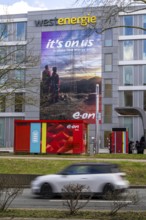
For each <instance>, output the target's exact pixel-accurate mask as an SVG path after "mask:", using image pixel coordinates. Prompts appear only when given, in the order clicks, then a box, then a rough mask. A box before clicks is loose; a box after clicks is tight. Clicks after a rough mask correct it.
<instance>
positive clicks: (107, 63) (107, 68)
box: [104, 53, 112, 72]
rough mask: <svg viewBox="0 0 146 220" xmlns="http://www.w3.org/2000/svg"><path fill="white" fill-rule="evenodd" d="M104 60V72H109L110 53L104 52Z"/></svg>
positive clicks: (110, 63)
mask: <svg viewBox="0 0 146 220" xmlns="http://www.w3.org/2000/svg"><path fill="white" fill-rule="evenodd" d="M104 58H105V59H104V60H105V68H104V70H105V71H106V72H111V71H112V54H111V53H109V54H105V55H104Z"/></svg>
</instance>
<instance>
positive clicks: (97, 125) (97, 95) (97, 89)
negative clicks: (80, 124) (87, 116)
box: [95, 84, 100, 153]
mask: <svg viewBox="0 0 146 220" xmlns="http://www.w3.org/2000/svg"><path fill="white" fill-rule="evenodd" d="M95 115H96V119H95V120H96V124H95V143H96V152H97V153H99V117H100V114H99V84H96V114H95Z"/></svg>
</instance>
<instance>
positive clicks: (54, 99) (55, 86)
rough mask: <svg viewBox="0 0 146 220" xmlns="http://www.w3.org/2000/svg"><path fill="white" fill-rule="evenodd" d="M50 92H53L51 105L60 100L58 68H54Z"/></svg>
mask: <svg viewBox="0 0 146 220" xmlns="http://www.w3.org/2000/svg"><path fill="white" fill-rule="evenodd" d="M50 92H51V103H56V102H58V99H59V75H58V74H57V67H53V68H52V76H51V87H50Z"/></svg>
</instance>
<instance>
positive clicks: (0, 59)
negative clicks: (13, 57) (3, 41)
mask: <svg viewBox="0 0 146 220" xmlns="http://www.w3.org/2000/svg"><path fill="white" fill-rule="evenodd" d="M7 60H8V57H7V47H0V65H2V66H4V65H6V64H7Z"/></svg>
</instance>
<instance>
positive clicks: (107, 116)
mask: <svg viewBox="0 0 146 220" xmlns="http://www.w3.org/2000/svg"><path fill="white" fill-rule="evenodd" d="M104 123H105V124H107V123H112V105H110V104H109V105H104Z"/></svg>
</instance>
